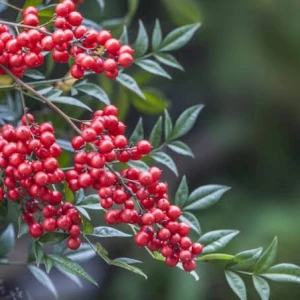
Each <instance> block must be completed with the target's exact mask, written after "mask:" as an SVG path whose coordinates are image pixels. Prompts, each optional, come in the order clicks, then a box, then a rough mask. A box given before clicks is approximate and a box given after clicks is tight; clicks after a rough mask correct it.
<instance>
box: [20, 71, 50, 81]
mask: <svg viewBox="0 0 300 300" xmlns="http://www.w3.org/2000/svg"><path fill="white" fill-rule="evenodd" d="M24 76H25V77H28V78H32V79H35V80H39V79H45V75H44V74H42V73H41V72H40V71H38V70H35V69H28V70H27V71H26V72H25V73H24Z"/></svg>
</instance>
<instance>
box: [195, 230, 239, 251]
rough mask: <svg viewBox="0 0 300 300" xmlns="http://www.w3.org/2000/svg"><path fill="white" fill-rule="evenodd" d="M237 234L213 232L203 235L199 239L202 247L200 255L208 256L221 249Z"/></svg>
mask: <svg viewBox="0 0 300 300" xmlns="http://www.w3.org/2000/svg"><path fill="white" fill-rule="evenodd" d="M237 234H239V231H237V230H215V231H210V232H207V233H205V234H204V235H203V236H201V238H200V239H199V242H200V243H201V244H202V245H204V249H203V252H202V253H203V254H208V253H213V252H217V251H219V250H221V249H223V248H224V247H226V246H227V245H228V244H229V242H230V241H231V240H232V239H233V238H234V237H235V236H236V235H237Z"/></svg>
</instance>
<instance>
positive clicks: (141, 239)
mask: <svg viewBox="0 0 300 300" xmlns="http://www.w3.org/2000/svg"><path fill="white" fill-rule="evenodd" d="M134 240H135V243H136V244H137V245H138V246H139V247H145V246H147V244H148V242H149V240H150V238H149V235H148V234H147V233H146V232H143V231H140V232H138V233H137V234H136V235H135V237H134Z"/></svg>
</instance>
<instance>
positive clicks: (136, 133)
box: [129, 118, 144, 144]
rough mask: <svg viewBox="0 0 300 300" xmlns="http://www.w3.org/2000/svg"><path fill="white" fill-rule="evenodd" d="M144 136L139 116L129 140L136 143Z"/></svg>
mask: <svg viewBox="0 0 300 300" xmlns="http://www.w3.org/2000/svg"><path fill="white" fill-rule="evenodd" d="M143 138H144V128H143V119H142V118H139V121H138V123H137V125H136V126H135V128H134V130H133V132H132V134H131V137H130V139H129V141H130V142H131V143H134V144H136V143H137V142H138V141H140V140H142V139H143Z"/></svg>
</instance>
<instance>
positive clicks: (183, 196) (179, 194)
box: [175, 175, 189, 207]
mask: <svg viewBox="0 0 300 300" xmlns="http://www.w3.org/2000/svg"><path fill="white" fill-rule="evenodd" d="M188 195H189V187H188V184H187V181H186V176H185V175H184V176H183V177H182V180H181V182H180V185H179V187H178V189H177V191H176V195H175V204H176V205H178V206H179V207H183V206H184V203H185V201H186V200H187V198H188Z"/></svg>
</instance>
